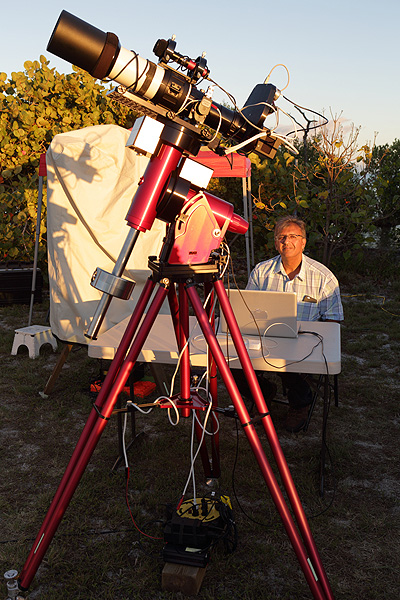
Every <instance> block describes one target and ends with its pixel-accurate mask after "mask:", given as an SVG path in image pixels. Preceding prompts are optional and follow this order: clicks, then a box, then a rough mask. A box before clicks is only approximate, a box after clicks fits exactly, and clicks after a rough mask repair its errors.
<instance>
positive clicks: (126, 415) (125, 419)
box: [122, 412, 129, 469]
mask: <svg viewBox="0 0 400 600" xmlns="http://www.w3.org/2000/svg"><path fill="white" fill-rule="evenodd" d="M127 421H128V412H126V413H125V415H124V424H123V427H122V453H123V455H124V460H125V467H126V468H127V469H128V468H129V463H128V456H127V454H126V446H125V433H126V423H127Z"/></svg>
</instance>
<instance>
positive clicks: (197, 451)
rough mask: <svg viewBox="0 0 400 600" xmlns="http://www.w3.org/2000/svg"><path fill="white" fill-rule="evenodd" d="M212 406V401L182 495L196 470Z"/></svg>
mask: <svg viewBox="0 0 400 600" xmlns="http://www.w3.org/2000/svg"><path fill="white" fill-rule="evenodd" d="M211 406H212V405H211V403H210V404H209V405H208V409H207V412H206V416H205V418H204V426H203V433H202V436H201V440H200V442H199V445H198V448H197V450H196V454H195V455H194V457H193V460H192V463H191V465H190V471H189V476H188V478H187V481H186V485H185V487H184V489H183V493H182V496H185V494H186V490H187V488H188V485H189V482H190V479H191V477H192V472H193V471H194V463H195V462H196V459H197V456H198V454H199V452H200V448H201V445H202V443H203V441H204V436H205V427H206V424H207V421H208V417H209V415H210V411H211Z"/></svg>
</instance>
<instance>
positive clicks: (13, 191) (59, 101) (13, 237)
mask: <svg viewBox="0 0 400 600" xmlns="http://www.w3.org/2000/svg"><path fill="white" fill-rule="evenodd" d="M48 65H49V61H48V60H47V59H46V58H45V57H43V56H41V57H40V62H38V61H34V62H31V61H27V62H25V64H24V68H25V71H23V72H18V73H12V74H11V77H10V78H8V77H7V75H6V73H0V166H1V167H0V212H1V220H0V239H1V244H0V260H2V261H5V260H10V259H12V260H32V258H33V247H34V243H35V239H34V238H35V235H34V231H35V226H36V214H37V195H38V194H37V189H38V165H39V159H40V155H41V154H42V153H43V152H46V150H47V148H48V146H49V144H50V142H51V140H52V139H53V137H54V136H55V135H56V134H58V133H62V132H65V131H71V130H73V129H80V128H81V127H88V126H90V125H98V124H101V123H118V124H119V125H121V126H123V127H131V126H132V124H133V122H134V120H135V115H134V114H132V113H131V112H130V111H129V110H128V109H127V108H125V107H123V106H122V105H119V104H115V105H113V103H111V102H109V101H108V100H107V99H106V93H107V89H106V88H105V87H104V86H102V85H100V84H99V83H96V82H95V80H94V79H93V78H92V77H91V76H90V75H88V74H87V73H85V72H84V71H82V70H80V69H77V68H75V67H74V72H73V73H70V74H68V75H62V74H61V75H60V74H59V73H57V72H56V71H55V69H54V68H52V69H51V68H49V66H48ZM45 216H46V195H45V194H44V202H43V212H42V218H41V231H40V246H39V261H43V260H45V255H46V248H45V234H46V218H45Z"/></svg>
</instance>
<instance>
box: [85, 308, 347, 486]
mask: <svg viewBox="0 0 400 600" xmlns="http://www.w3.org/2000/svg"><path fill="white" fill-rule="evenodd" d="M128 320H129V319H125V320H124V321H121V322H120V323H118V325H115V326H114V327H112V328H111V329H109V330H108V331H106V332H105V333H103V334H101V335H100V336H99V338H98V339H97V340H92V341H91V342H89V345H88V353H89V356H90V357H92V358H103V359H108V360H112V359H113V358H114V355H115V352H116V350H117V348H118V346H119V343H120V340H121V337H122V335H123V333H124V331H125V329H126V326H127V323H128ZM189 328H190V333H191V343H190V362H191V364H192V366H194V367H198V366H206V364H207V355H206V343H205V341H204V337H203V334H202V332H201V329H200V326H199V324H198V323H197V320H196V318H195V317H190V318H189ZM299 331H300V332H304V333H299V335H298V337H297V338H273V337H269V338H264V340H263V353H264V357H265V359H264V358H263V353H262V351H261V344H260V340H259V339H258V338H257V337H255V336H244V340H245V343H246V346H247V348H248V352H249V356H250V359H251V362H252V364H253V367H254V369H256V370H263V371H273V372H284V371H286V372H292V373H307V374H318V375H321V376H322V383H323V394H322V397H323V403H324V406H323V418H322V439H321V463H320V465H321V477H320V493H321V495H323V493H324V477H325V453H326V426H327V419H328V413H329V393H330V388H329V375H337V374H338V373H340V370H341V354H340V325H339V323H334V322H320V321H300V329H299ZM306 332H313V333H314V334H317V335H318V336H320V338H318V337H317V335H313V333H306ZM218 340H219V342H220V345H221V348H222V350H223V352H224V354H225V355H226V356H227V359H228V362H229V365H230V366H231V367H233V368H234V367H237V368H240V362H239V360H238V358H237V356H236V351H235V349H234V347H233V344H232V343H231V342H229V341H228V342H227V340H226V336H225V335H224V334H219V335H218ZM319 342H320V343H319ZM138 361H139V362H147V363H161V364H175V363H177V361H178V347H177V344H176V339H175V333H174V329H173V325H172V319H171V317H170V315H165V314H159V315H158V316H157V318H156V320H155V322H154V325H153V327H152V330H151V331H150V335H149V336H148V338H147V340H146V342H145V344H144V346H143V348H142V350H141V353H140V354H139V356H138ZM317 393H319V388H318V390H317Z"/></svg>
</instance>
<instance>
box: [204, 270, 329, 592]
mask: <svg viewBox="0 0 400 600" xmlns="http://www.w3.org/2000/svg"><path fill="white" fill-rule="evenodd" d="M215 289H216V292H217V296H218V300H219V302H220V306H221V309H222V311H223V313H224V315H225V318H226V321H227V324H228V327H229V330H230V333H231V336H232V339H233V342H234V344H235V347H236V350H237V353H238V356H239V359H240V363H241V365H242V369H243V372H244V373H245V375H246V379H247V382H248V384H249V387H250V391H251V393H252V395H253V398H254V402H255V404H256V406H257V409H258V412H259V413H260V414H264V413H266V412H268V409H267V406H266V403H265V400H264V397H263V395H262V392H261V390H260V386H259V384H258V381H257V378H256V376H255V373H254V369H253V367H252V364H251V360H250V357H249V355H248V352H247V350H246V347H245V345H244V343H243V338H242V335H241V333H240V329H239V327H238V324H237V321H236V318H235V315H234V313H233V310H232V307H231V305H230V302H229V298H228V296H227V294H226V291H225V288H224V286H223V283H222V281H217V282H216V283H215ZM262 423H263V426H264V429H265V432H266V434H267V437H268V441H269V444H270V446H271V450H272V452H273V454H274V458H275V460H276V463H277V465H278V468H279V472H280V474H281V477H282V481H283V485H284V486H285V489H286V491H287V494H288V498H289V501H290V503H291V506H292V508H293V512H294V514H295V517H296V521H297V523H298V526H299V529H300V532H301V535H302V537H303V540H304V544H305V546H306V548H307V551H308V552H309V554H310V557H311V561H312V564H313V566H314V569H315V571H316V573H317V575H318V578H319V580H320V581H321V585H322V587H323V589H324V591H325V594H326V596H327V598H332V597H333V596H332V590H331V588H330V585H329V581H328V578H327V575H326V573H325V570H324V568H323V565H322V562H321V558H320V556H319V553H318V550H317V548H316V545H315V542H314V539H313V537H312V533H311V530H310V527H309V525H308V522H307V518H306V516H305V514H304V510H303V507H302V504H301V502H300V498H299V496H298V493H297V490H296V487H295V485H294V482H293V478H292V475H291V473H290V471H289V467H288V465H287V462H286V459H285V456H284V454H283V451H282V448H281V445H280V443H279V440H278V436H277V434H276V431H275V428H274V425H273V423H272V419H271V418H270V417H268V418H263V419H262Z"/></svg>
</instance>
